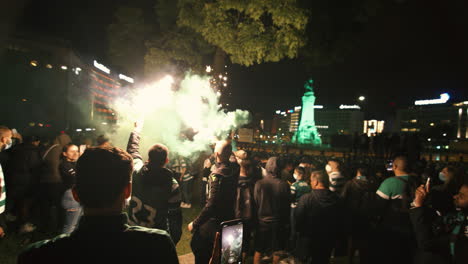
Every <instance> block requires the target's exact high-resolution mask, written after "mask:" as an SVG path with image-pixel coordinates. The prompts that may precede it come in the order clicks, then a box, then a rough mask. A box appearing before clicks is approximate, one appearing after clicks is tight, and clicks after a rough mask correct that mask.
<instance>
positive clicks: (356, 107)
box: [340, 105, 361, 109]
mask: <svg viewBox="0 0 468 264" xmlns="http://www.w3.org/2000/svg"><path fill="white" fill-rule="evenodd" d="M340 109H361V107H360V106H359V105H340Z"/></svg>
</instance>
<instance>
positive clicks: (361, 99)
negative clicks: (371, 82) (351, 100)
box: [358, 95, 366, 102]
mask: <svg viewBox="0 0 468 264" xmlns="http://www.w3.org/2000/svg"><path fill="white" fill-rule="evenodd" d="M358 99H359V101H361V102H362V101H364V100H366V97H364V96H362V95H361V96H359V98H358Z"/></svg>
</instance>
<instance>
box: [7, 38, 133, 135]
mask: <svg viewBox="0 0 468 264" xmlns="http://www.w3.org/2000/svg"><path fill="white" fill-rule="evenodd" d="M3 43H4V45H3V46H2V47H0V49H2V50H3V52H2V53H1V54H0V56H1V57H0V76H1V78H2V80H3V91H4V94H3V96H2V99H3V100H2V101H3V102H2V105H3V107H2V110H0V111H1V113H0V114H1V116H2V119H3V122H5V124H8V125H10V126H12V127H16V128H20V129H23V128H28V127H37V126H40V127H48V128H50V129H51V130H55V131H57V130H65V129H74V128H90V127H91V125H94V124H96V123H97V122H99V123H115V121H116V118H117V117H116V114H115V113H114V112H113V111H112V109H111V108H110V105H111V104H110V102H111V101H112V100H113V99H114V98H116V97H117V96H119V95H120V91H121V90H122V86H123V85H124V86H125V88H126V87H127V86H128V85H131V84H132V83H133V79H132V78H130V77H127V76H125V75H122V74H120V73H118V72H115V71H111V70H110V69H109V68H107V67H106V66H104V65H102V64H100V63H97V62H96V61H95V60H93V59H89V58H88V57H85V56H82V55H80V54H79V53H78V52H76V51H75V50H74V49H73V48H72V47H71V45H70V43H68V42H66V41H63V40H60V39H54V38H46V37H41V38H36V37H32V35H31V34H29V35H26V36H14V37H9V38H8V39H7V41H5V42H3ZM12 109H14V111H13V110H12ZM13 112H14V114H12V113H13Z"/></svg>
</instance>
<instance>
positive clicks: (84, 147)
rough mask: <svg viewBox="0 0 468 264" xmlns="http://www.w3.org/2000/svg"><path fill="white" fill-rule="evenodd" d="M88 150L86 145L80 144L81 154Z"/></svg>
mask: <svg viewBox="0 0 468 264" xmlns="http://www.w3.org/2000/svg"><path fill="white" fill-rule="evenodd" d="M85 150H86V145H80V155H81V154H83V153H84V152H85Z"/></svg>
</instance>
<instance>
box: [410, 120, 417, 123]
mask: <svg viewBox="0 0 468 264" xmlns="http://www.w3.org/2000/svg"><path fill="white" fill-rule="evenodd" d="M410 122H411V123H417V122H418V120H417V119H413V120H411V121H410Z"/></svg>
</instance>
